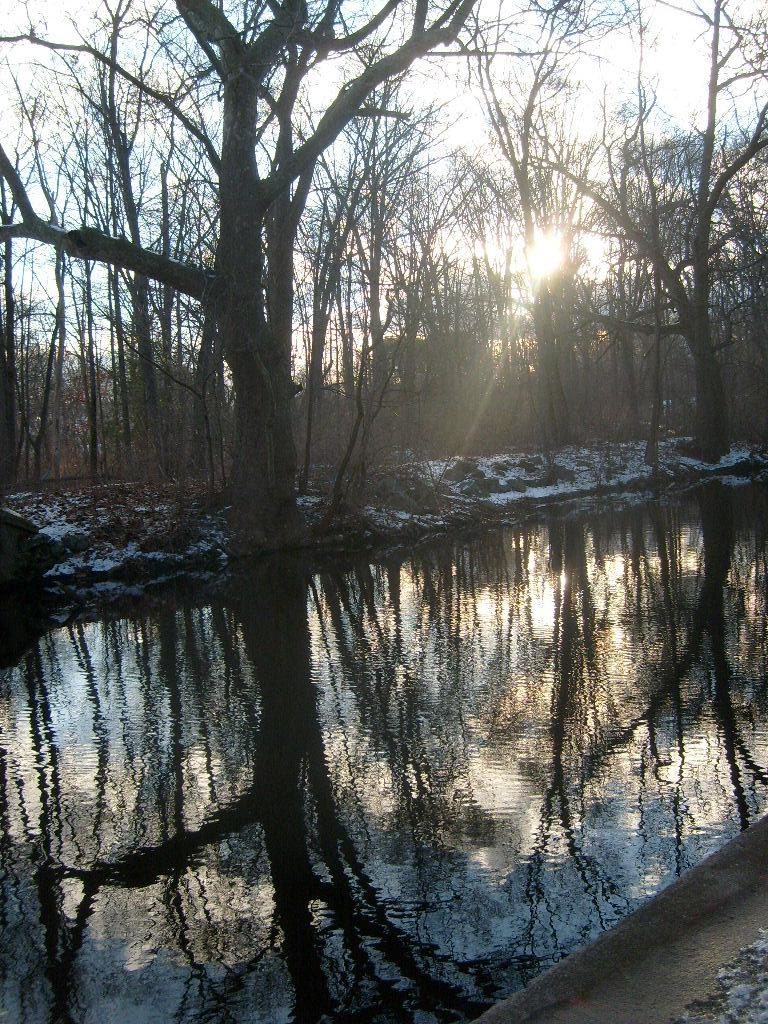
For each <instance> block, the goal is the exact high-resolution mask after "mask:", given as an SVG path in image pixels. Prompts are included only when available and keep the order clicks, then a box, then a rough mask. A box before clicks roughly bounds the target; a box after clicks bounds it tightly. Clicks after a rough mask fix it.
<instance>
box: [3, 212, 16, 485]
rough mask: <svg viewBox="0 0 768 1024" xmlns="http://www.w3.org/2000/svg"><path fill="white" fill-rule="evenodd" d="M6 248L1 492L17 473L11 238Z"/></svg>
mask: <svg viewBox="0 0 768 1024" xmlns="http://www.w3.org/2000/svg"><path fill="white" fill-rule="evenodd" d="M3 220H5V217H3ZM4 250H5V251H4V254H3V264H4V271H5V281H4V303H3V305H4V314H5V315H4V317H2V318H0V492H1V491H2V490H3V488H5V487H8V486H9V485H10V484H12V483H13V481H14V478H15V475H16V473H15V469H16V324H15V320H16V317H15V308H16V307H15V300H14V295H13V253H12V249H11V242H10V241H8V242H6V243H5V247H4Z"/></svg>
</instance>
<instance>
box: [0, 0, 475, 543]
mask: <svg viewBox="0 0 768 1024" xmlns="http://www.w3.org/2000/svg"><path fill="white" fill-rule="evenodd" d="M475 2H476V0H450V2H449V3H448V4H446V5H442V6H440V7H435V8H432V7H431V6H430V4H429V0H417V2H416V3H415V4H414V5H413V7H412V8H408V9H406V4H405V0H386V2H385V3H384V4H383V5H382V6H381V7H380V8H379V9H378V10H377V11H375V12H373V13H372V14H371V13H370V12H369V11H367V10H361V9H360V7H359V6H354V5H349V4H345V3H343V2H339V0H331V2H329V3H327V4H325V5H321V7H319V8H312V9H309V8H307V7H306V6H302V5H301V4H297V3H295V2H294V0H284V2H282V3H275V4H271V5H268V6H267V5H263V4H251V3H248V4H246V5H244V7H243V8H242V10H241V11H240V12H239V20H232V19H230V18H229V17H228V16H227V15H226V13H225V12H224V10H223V9H222V8H221V7H220V6H219V5H217V4H215V3H213V2H212V0H177V2H176V4H175V7H176V11H177V14H178V16H179V17H180V18H181V22H182V24H183V26H184V27H185V29H186V32H185V34H184V35H183V37H182V36H180V34H179V28H178V21H177V20H174V19H173V18H165V17H161V16H160V15H161V13H162V12H161V11H158V12H156V13H157V15H158V16H157V17H156V18H153V19H152V24H153V25H154V26H156V31H157V33H158V36H157V48H158V54H161V53H165V54H168V55H169V57H172V58H176V57H177V56H178V61H177V60H175V59H169V60H167V61H166V62H165V68H166V73H167V75H168V76H169V78H172V77H173V76H174V75H176V82H175V84H173V85H171V87H170V88H168V89H163V88H161V87H159V86H157V85H156V84H155V80H154V78H150V76H149V75H148V74H146V75H145V74H143V71H142V68H141V67H139V68H134V69H133V70H132V69H131V68H129V67H128V66H126V65H125V64H124V63H122V62H121V58H120V56H119V54H116V53H115V52H114V50H113V48H112V46H111V43H112V38H113V35H112V33H107V37H106V39H103V38H102V40H101V43H98V42H88V41H83V42H82V43H80V44H78V45H77V46H70V45H65V44H60V43H56V42H52V41H47V40H45V41H44V40H42V39H41V38H40V37H39V36H38V35H37V34H35V33H34V32H33V31H31V30H30V31H28V32H26V33H22V34H20V35H17V36H15V37H4V41H5V42H14V41H24V42H28V43H33V44H35V45H38V46H42V47H47V48H49V49H51V50H57V51H60V52H65V53H69V54H72V53H77V54H78V55H79V56H81V57H88V58H90V59H91V60H93V61H94V62H95V63H96V64H97V65H98V66H101V67H107V68H109V69H114V71H115V73H116V74H117V75H118V76H119V77H120V78H121V80H122V81H123V82H125V83H127V84H128V85H130V86H132V87H133V88H134V89H135V90H136V97H137V102H142V103H147V104H149V103H154V104H156V105H157V106H158V107H161V108H163V109H164V110H165V111H167V112H170V114H171V116H172V117H173V118H174V120H175V121H176V123H177V125H178V126H180V128H183V129H184V130H185V131H186V132H188V133H189V134H191V135H192V136H193V137H195V138H196V139H197V140H198V142H199V143H200V145H202V147H203V148H204V150H205V151H206V154H207V156H208V158H209V161H210V163H211V166H212V170H213V172H214V173H215V174H216V176H217V178H218V201H219V218H220V219H219V241H218V246H217V251H216V262H215V267H214V268H206V267H203V266H200V265H199V264H198V265H190V264H182V263H176V262H175V261H173V260H170V259H169V258H168V257H167V256H166V255H165V254H163V253H162V252H158V251H155V250H153V249H150V248H148V247H146V246H145V245H143V244H139V243H138V242H137V241H135V240H130V241H129V240H128V239H126V238H122V237H114V236H112V235H109V234H107V233H106V232H104V231H102V230H99V229H98V228H94V227H93V226H91V225H90V224H84V225H82V226H80V227H78V228H75V229H74V230H65V229H63V228H60V227H58V226H56V225H53V224H51V223H50V221H49V220H48V219H46V218H44V217H41V216H40V215H39V214H38V213H37V212H36V210H35V208H34V205H33V202H32V199H31V196H30V194H29V193H28V191H27V189H26V187H25V185H24V178H23V177H22V174H21V173H20V172H19V168H18V166H17V165H16V163H15V162H14V160H13V159H11V157H10V156H9V154H8V153H7V152H6V150H5V149H4V148H3V149H1V150H0V175H2V177H3V178H4V179H5V181H6V183H7V185H8V187H9V188H10V190H11V192H12V194H13V197H14V199H15V202H16V207H17V209H18V212H19V214H20V219H19V220H17V221H14V223H12V224H10V225H6V226H3V227H2V229H1V230H0V238H2V239H3V240H6V239H9V238H29V239H35V240H37V241H42V242H46V243H49V244H53V245H59V246H61V247H62V248H63V249H64V250H65V251H66V252H68V253H69V254H70V255H72V256H75V257H78V258H81V259H92V260H98V261H102V262H106V263H111V264H113V265H115V266H121V267H123V268H125V269H127V270H130V271H131V272H133V273H134V274H138V275H141V276H144V277H150V278H154V279H155V280H157V281H160V282H162V283H164V284H167V285H169V286H170V287H173V288H174V289H176V290H178V291H181V292H184V293H185V294H188V295H191V296H193V297H195V298H197V299H199V300H201V301H203V302H205V303H208V304H212V305H213V306H214V308H215V311H216V316H217V320H218V324H219V333H220V337H221V343H222V348H223V352H224V356H225V358H226V360H227V362H228V365H229V369H230V372H231V375H232V380H233V383H234V386H235V389H236V393H237V433H238V437H237V444H236V447H235V452H234V464H233V480H232V486H233V498H234V506H235V510H236V518H237V519H238V525H239V526H240V527H241V529H242V530H243V531H244V532H246V533H248V534H249V535H250V536H251V538H252V539H258V540H265V539H266V540H271V541H272V542H275V541H277V542H279V541H280V540H282V539H283V538H285V537H286V535H287V534H289V533H290V532H291V530H292V529H294V527H295V526H296V525H297V524H296V519H295V481H294V475H295V468H296V452H295V446H294V441H293V436H292V429H291V407H292V398H293V396H294V394H295V386H294V384H293V381H292V379H291V372H290V371H291V358H290V347H289V344H288V340H289V335H290V329H291V322H292V295H293V272H292V249H293V240H294V239H295V235H296V229H297V225H298V219H299V216H300V214H301V211H302V209H303V206H304V202H305V200H306V194H307V191H308V188H309V182H310V180H311V174H312V170H313V166H314V163H315V161H316V160H317V158H318V157H319V155H320V154H321V153H322V152H323V151H324V150H325V149H326V148H327V147H328V146H329V145H330V144H331V143H332V142H333V140H334V139H335V138H336V137H337V136H338V134H339V133H340V132H341V131H342V130H343V128H344V127H345V125H347V124H348V123H349V122H350V120H352V118H354V117H355V116H357V115H358V113H359V112H360V109H361V107H362V106H363V105H364V104H365V102H366V100H367V98H368V97H369V95H370V94H371V93H372V91H373V90H374V89H376V88H377V86H379V85H381V83H383V82H385V81H387V80H388V79H390V78H392V77H394V76H397V75H400V74H402V73H403V72H404V71H406V70H407V69H408V68H409V67H410V65H411V64H412V63H413V62H414V61H415V60H416V59H418V58H419V57H421V56H423V55H425V54H427V53H428V52H429V51H430V50H432V49H434V48H435V47H438V46H441V45H444V44H446V43H449V42H451V41H452V40H454V39H455V38H456V37H457V35H458V33H459V32H460V31H461V29H462V27H463V25H464V23H465V21H466V19H467V17H468V16H469V14H470V12H471V11H472V8H473V6H474V4H475ZM190 41H194V45H195V47H196V50H195V52H194V53H191V52H190V50H189V44H190ZM363 43H368V44H370V45H367V46H366V48H365V49H363V48H362V44H363ZM340 55H346V63H345V68H344V69H345V74H344V78H343V82H342V84H341V86H340V88H338V90H337V91H336V93H335V95H334V97H333V98H332V99H331V101H330V102H329V103H328V104H327V105H326V106H325V108H324V110H323V112H322V114H321V115H320V116H319V118H318V120H317V123H316V125H315V127H314V128H313V129H312V130H310V131H308V132H307V134H306V135H305V136H302V135H301V132H300V128H301V124H300V121H301V119H300V116H299V112H300V107H299V106H298V105H297V103H298V99H299V95H300V92H301V90H302V89H304V90H305V91H307V90H308V89H310V88H311V86H312V83H313V82H314V81H315V80H316V77H317V74H318V70H317V69H318V68H319V67H320V66H321V65H323V63H324V62H325V61H326V60H327V59H328V58H330V57H338V56H340ZM158 59H159V58H158ZM337 66H340V65H337ZM186 75H188V76H189V80H187V79H186V77H185V76H186ZM211 77H213V78H215V80H216V81H217V86H218V89H219V90H220V95H221V101H222V105H223V106H222V115H221V134H220V139H219V140H218V145H217V144H215V143H214V141H213V140H212V138H211V136H210V134H209V132H208V131H207V129H206V123H205V118H204V117H200V110H199V109H197V108H195V106H194V104H188V103H185V95H187V91H186V90H187V88H188V90H189V93H193V94H194V93H196V90H195V89H194V87H193V86H194V84H195V82H198V81H200V80H206V81H207V80H209V79H210V78H211Z"/></svg>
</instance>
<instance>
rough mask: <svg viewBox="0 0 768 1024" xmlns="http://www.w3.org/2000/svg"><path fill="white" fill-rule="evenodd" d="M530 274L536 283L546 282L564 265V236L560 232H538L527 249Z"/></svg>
mask: <svg viewBox="0 0 768 1024" xmlns="http://www.w3.org/2000/svg"><path fill="white" fill-rule="evenodd" d="M525 255H526V259H527V261H528V272H529V273H530V275H531V277H532V278H533V280H534V281H544V280H546V278H548V277H551V276H552V275H553V274H556V273H557V271H558V270H559V269H560V267H561V266H562V265H563V258H564V256H563V236H562V235H561V233H560V232H559V231H540V230H538V229H537V230H536V234H535V237H534V240H533V242H532V244H531V245H529V246H528V247H527V248H526V251H525Z"/></svg>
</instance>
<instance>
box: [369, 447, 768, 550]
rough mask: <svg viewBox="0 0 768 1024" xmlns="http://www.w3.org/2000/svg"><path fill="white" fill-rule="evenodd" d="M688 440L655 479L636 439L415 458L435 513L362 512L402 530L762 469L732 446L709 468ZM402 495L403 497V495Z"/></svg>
mask: <svg viewBox="0 0 768 1024" xmlns="http://www.w3.org/2000/svg"><path fill="white" fill-rule="evenodd" d="M687 443H689V439H683V440H680V439H677V440H675V441H663V442H662V443H661V445H660V452H659V472H658V475H657V477H656V479H655V480H654V474H653V472H652V470H651V468H650V467H649V466H647V465H646V464H645V444H644V443H642V442H626V443H616V444H601V445H594V446H591V447H576V446H572V447H566V448H561V449H559V450H558V451H557V452H554V453H553V454H552V456H551V457H550V458H545V457H544V456H542V455H530V454H528V455H526V454H523V453H515V452H511V453H504V454H499V455H494V456H481V457H478V458H465V457H459V458H456V459H449V460H435V461H431V462H418V461H414V462H412V463H411V464H410V466H409V467H408V471H409V472H410V473H411V474H412V477H413V476H415V477H420V479H421V485H420V486H421V489H422V491H423V489H424V487H425V486H426V487H427V488H428V487H429V486H431V487H432V489H433V492H434V495H436V496H437V495H439V496H440V498H439V499H438V501H437V503H438V505H439V506H440V508H439V509H438V510H436V513H435V514H432V515H425V514H424V512H423V511H421V510H420V509H418V510H417V509H415V508H414V509H411V510H406V511H403V510H398V509H397V508H392V507H391V506H390V504H389V503H386V502H376V503H373V504H371V505H369V506H368V507H367V508H366V509H365V514H366V517H367V519H368V521H369V522H370V523H371V524H372V526H374V528H376V529H378V530H382V531H387V532H390V533H394V534H405V533H409V532H414V531H417V532H418V531H422V532H423V531H424V530H430V529H434V528H435V527H439V526H440V525H442V526H443V527H445V526H447V525H448V524H449V523H450V522H451V521H456V518H457V515H458V517H459V518H460V516H461V512H462V510H468V509H469V508H470V507H474V508H477V507H478V506H479V507H481V508H485V509H487V510H489V511H492V512H496V513H497V514H503V513H504V512H505V511H507V510H509V511H513V510H514V509H515V506H521V505H523V504H524V505H525V506H526V507H530V506H533V507H536V506H538V505H544V504H549V503H550V502H555V501H561V500H565V499H568V500H571V499H574V498H579V497H586V496H590V495H597V494H603V493H608V492H610V493H613V494H622V493H623V495H624V498H625V500H627V501H632V500H635V501H636V500H645V499H646V498H647V497H649V496H650V491H651V487H652V485H654V486H656V488H658V485H659V483H661V486H662V489H663V486H664V483H665V481H666V482H667V483H668V484H669V486H673V485H677V486H679V485H680V484H681V483H685V482H686V480H691V481H692V480H694V479H696V478H698V477H699V476H700V475H711V474H713V473H716V474H717V475H718V477H719V478H720V479H723V481H724V482H726V483H730V484H733V485H736V484H741V483H744V482H745V477H744V475H743V470H744V467H745V465H748V466H750V467H751V468H752V469H753V472H754V473H755V474H756V473H758V472H760V471H763V472H765V471H768V461H766V459H765V457H764V455H761V454H759V453H757V452H756V451H753V450H751V449H749V448H746V447H739V448H734V449H732V450H731V451H730V452H728V454H727V455H725V456H724V457H723V458H722V459H721V460H720V462H719V463H717V464H715V465H713V464H711V463H705V462H702V461H701V460H700V459H697V458H694V457H692V456H690V455H687V454H685V445H686V444H687ZM734 467H738V468H741V469H742V475H741V476H738V475H735V474H730V475H728V473H727V471H728V470H729V469H732V468H734ZM748 479H749V477H748V476H747V477H746V480H748ZM643 488H645V490H644V491H643ZM418 490H419V488H415V489H414V487H413V486H411V488H410V491H409V493H410V496H411V498H412V502H411V504H413V505H418V504H419V501H418V494H417V493H414V492H415V491H418ZM406 491H408V487H407V486H406ZM639 492H640V493H639ZM404 497H405V498H406V499H407V498H408V493H406V494H405V495H404ZM406 504H407V501H406Z"/></svg>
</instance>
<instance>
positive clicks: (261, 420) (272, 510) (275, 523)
mask: <svg viewBox="0 0 768 1024" xmlns="http://www.w3.org/2000/svg"><path fill="white" fill-rule="evenodd" d="M256 105H257V95H256V87H255V84H254V82H253V81H252V80H251V79H250V78H249V76H246V75H238V76H235V75H233V76H231V77H230V79H229V80H228V81H227V85H226V88H225V92H224V143H223V147H222V161H221V176H220V184H219V197H220V202H221V226H220V233H219V245H218V250H217V255H216V267H217V271H218V272H219V274H220V275H221V277H222V278H223V280H224V282H225V287H224V289H223V292H224V294H223V295H222V297H221V298H220V300H219V302H220V306H219V332H220V337H221V344H222V352H223V354H224V358H225V359H226V361H227V363H228V365H229V368H230V371H231V373H232V383H233V385H234V389H235V394H236V396H237V397H236V406H235V423H236V436H235V450H234V457H233V463H232V477H231V483H230V487H231V500H232V519H233V526H234V527H235V530H236V532H237V533H238V534H239V536H240V540H241V542H242V543H243V544H245V545H250V544H252V543H254V542H255V543H260V544H264V543H268V544H269V543H274V544H275V545H279V544H280V543H281V542H283V541H284V540H285V539H287V537H288V536H290V534H291V532H292V531H294V530H295V529H296V527H297V525H298V524H297V519H298V517H297V512H296V495H295V486H294V484H295V476H296V449H295V445H294V441H293V429H292V423H291V408H292V402H291V399H292V396H293V394H294V386H293V382H292V380H291V358H290V357H291V354H290V346H289V345H287V344H286V343H285V338H284V337H281V336H280V333H278V332H277V331H276V330H275V329H273V327H272V326H271V325H270V324H268V323H267V316H266V308H265V298H264V274H265V236H266V214H267V211H266V210H265V209H264V207H263V203H262V202H260V197H259V193H258V174H257V169H256V163H255V156H254V152H255V139H254V131H255V125H256V124H257V118H256ZM271 269H272V273H273V275H274V274H275V273H276V271H277V268H276V266H274V265H273V266H272V268H271ZM281 271H284V272H288V271H286V270H285V268H281ZM283 284H284V289H283V290H282V291H281V290H280V289H278V290H277V291H278V292H279V295H278V296H275V290H274V289H273V303H274V302H276V303H281V304H285V303H287V304H289V305H290V295H291V294H292V284H293V282H292V281H290V282H288V283H286V282H283ZM288 284H290V288H288V287H287V285H288ZM272 313H273V317H274V321H275V323H276V325H278V326H282V327H283V328H284V327H285V324H286V323H290V309H288V310H286V309H285V308H283V305H281V307H280V308H275V309H273V310H272ZM289 336H290V333H289Z"/></svg>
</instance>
